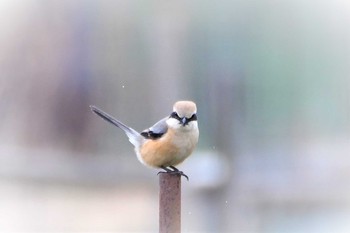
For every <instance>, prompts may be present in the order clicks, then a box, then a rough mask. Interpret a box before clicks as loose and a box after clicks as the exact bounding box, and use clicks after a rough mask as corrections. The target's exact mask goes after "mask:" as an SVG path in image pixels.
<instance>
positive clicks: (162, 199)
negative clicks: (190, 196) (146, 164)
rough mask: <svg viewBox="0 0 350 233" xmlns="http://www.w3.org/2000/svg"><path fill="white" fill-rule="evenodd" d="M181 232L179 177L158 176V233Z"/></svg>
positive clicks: (170, 175) (172, 175) (167, 174)
mask: <svg viewBox="0 0 350 233" xmlns="http://www.w3.org/2000/svg"><path fill="white" fill-rule="evenodd" d="M180 232H181V176H179V175H176V174H169V173H160V174H159V233H180Z"/></svg>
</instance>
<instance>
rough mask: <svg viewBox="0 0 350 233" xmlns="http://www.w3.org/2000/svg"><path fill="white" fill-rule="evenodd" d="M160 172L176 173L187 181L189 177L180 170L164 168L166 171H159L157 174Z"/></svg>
mask: <svg viewBox="0 0 350 233" xmlns="http://www.w3.org/2000/svg"><path fill="white" fill-rule="evenodd" d="M160 173H168V174H172V175H178V176H183V177H185V178H186V179H187V181H189V178H188V176H187V175H186V174H185V173H183V172H182V171H179V170H175V171H172V170H170V169H169V170H166V171H160V172H158V173H157V175H159V174H160Z"/></svg>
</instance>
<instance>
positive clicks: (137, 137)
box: [90, 105, 143, 148]
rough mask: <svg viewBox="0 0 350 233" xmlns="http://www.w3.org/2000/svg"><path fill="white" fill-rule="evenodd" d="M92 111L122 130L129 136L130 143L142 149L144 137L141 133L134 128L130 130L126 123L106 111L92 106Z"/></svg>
mask: <svg viewBox="0 0 350 233" xmlns="http://www.w3.org/2000/svg"><path fill="white" fill-rule="evenodd" d="M90 108H91V111H93V112H94V113H95V114H97V115H98V116H100V117H102V118H103V119H104V120H106V121H107V122H109V123H111V124H113V125H115V126H117V127H118V128H120V129H122V130H123V131H124V132H125V134H126V136H128V138H129V141H130V142H131V143H132V144H133V145H134V146H135V147H136V148H138V147H140V146H141V144H142V141H143V137H142V136H141V134H140V133H139V132H137V131H136V130H134V129H133V128H130V127H129V126H127V125H125V124H124V123H122V122H120V121H118V120H117V119H115V118H114V117H112V116H111V115H109V114H107V113H105V112H104V111H102V110H101V109H98V108H97V107H95V106H92V105H91V106H90Z"/></svg>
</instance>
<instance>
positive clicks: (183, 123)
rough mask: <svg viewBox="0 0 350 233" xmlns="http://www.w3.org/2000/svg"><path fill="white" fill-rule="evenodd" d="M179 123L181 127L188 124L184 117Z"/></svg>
mask: <svg viewBox="0 0 350 233" xmlns="http://www.w3.org/2000/svg"><path fill="white" fill-rule="evenodd" d="M181 123H182V125H183V126H185V125H187V123H188V121H187V118H186V117H184V118H182V119H181Z"/></svg>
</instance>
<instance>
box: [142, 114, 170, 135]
mask: <svg viewBox="0 0 350 233" xmlns="http://www.w3.org/2000/svg"><path fill="white" fill-rule="evenodd" d="M168 118H169V117H165V118H163V119H161V120H160V121H158V122H157V123H155V124H154V125H153V126H151V127H150V128H148V129H145V130H144V131H142V132H141V135H142V136H143V137H145V138H147V139H158V138H160V137H162V136H163V135H164V134H165V133H166V132H167V131H168V125H167V123H166V120H167V119H168Z"/></svg>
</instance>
